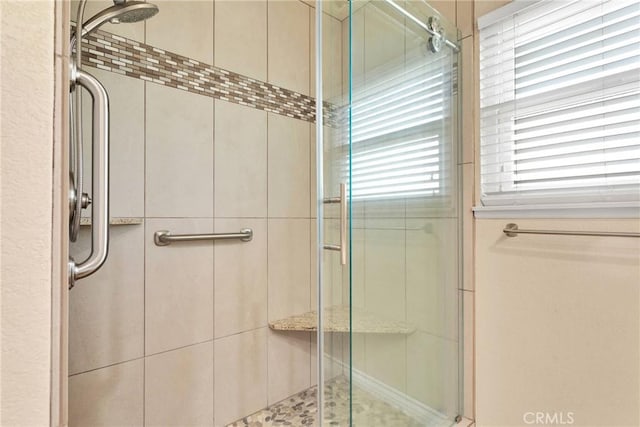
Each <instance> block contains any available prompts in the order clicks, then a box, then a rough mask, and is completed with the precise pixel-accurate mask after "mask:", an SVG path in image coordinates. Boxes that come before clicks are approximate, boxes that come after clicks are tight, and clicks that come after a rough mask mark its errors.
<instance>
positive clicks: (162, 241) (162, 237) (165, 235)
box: [153, 228, 253, 246]
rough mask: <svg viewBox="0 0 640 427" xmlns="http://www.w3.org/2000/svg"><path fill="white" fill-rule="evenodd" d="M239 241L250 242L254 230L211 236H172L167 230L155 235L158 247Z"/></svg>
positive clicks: (244, 229)
mask: <svg viewBox="0 0 640 427" xmlns="http://www.w3.org/2000/svg"><path fill="white" fill-rule="evenodd" d="M230 239H238V240H241V241H243V242H250V241H251V240H252V239H253V230H252V229H250V228H243V229H242V230H240V232H239V233H210V234H171V232H170V231H167V230H159V231H156V232H155V233H153V242H154V243H155V244H156V246H169V245H170V244H171V243H174V242H195V241H201V240H230Z"/></svg>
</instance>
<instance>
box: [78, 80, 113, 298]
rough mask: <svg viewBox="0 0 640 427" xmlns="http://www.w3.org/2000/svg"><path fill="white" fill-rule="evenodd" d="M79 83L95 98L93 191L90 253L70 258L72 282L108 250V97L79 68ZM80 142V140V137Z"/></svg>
mask: <svg viewBox="0 0 640 427" xmlns="http://www.w3.org/2000/svg"><path fill="white" fill-rule="evenodd" d="M75 78H76V79H75V80H76V83H77V84H79V85H80V86H82V87H84V88H85V89H87V90H88V91H89V93H90V94H91V98H92V105H93V118H92V137H91V139H92V144H93V152H92V176H93V179H92V181H93V182H92V195H93V209H92V211H91V254H90V255H89V257H88V258H87V259H86V260H84V261H83V262H81V263H79V264H75V262H74V261H73V259H71V260H70V261H69V286H71V287H72V286H73V284H74V283H75V281H76V280H78V279H82V278H83V277H87V276H89V275H91V274H93V273H95V272H96V271H97V270H98V269H99V268H100V267H101V266H102V265H103V264H104V262H105V261H106V259H107V254H108V253H109V97H108V95H107V91H106V90H105V89H104V87H103V86H102V84H100V82H99V81H98V80H97V79H96V78H95V77H93V76H92V75H91V74H88V73H85V72H84V71H82V70H76V75H75ZM78 142H79V141H78Z"/></svg>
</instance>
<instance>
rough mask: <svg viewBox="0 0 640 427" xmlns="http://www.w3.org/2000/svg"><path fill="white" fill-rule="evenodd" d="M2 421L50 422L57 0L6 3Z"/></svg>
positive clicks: (2, 41)
mask: <svg viewBox="0 0 640 427" xmlns="http://www.w3.org/2000/svg"><path fill="white" fill-rule="evenodd" d="M0 15H1V25H0V52H1V53H0V55H1V57H0V60H1V65H0V67H1V77H0V82H1V101H0V102H1V112H2V116H1V117H2V119H1V120H2V124H1V127H0V129H1V136H0V138H1V141H2V151H1V155H0V157H1V160H0V180H1V182H2V187H1V191H2V193H1V199H2V211H1V214H0V215H1V219H0V227H1V231H0V235H1V238H2V241H1V242H2V243H1V245H2V251H1V261H0V262H1V265H2V273H1V276H0V280H1V289H2V291H1V293H0V295H1V300H2V307H1V311H2V315H1V318H0V319H1V330H2V342H1V347H2V350H1V352H0V355H1V365H2V369H1V371H0V375H1V378H2V380H1V391H0V392H1V403H0V424H2V425H7V426H9V425H10V426H44V425H49V391H50V380H51V378H50V366H51V363H50V355H51V351H50V349H51V291H52V286H51V285H52V280H51V276H52V270H51V268H52V265H51V253H52V244H51V241H52V215H51V212H52V155H53V107H54V85H53V83H54V3H53V1H38V2H20V1H2V2H0Z"/></svg>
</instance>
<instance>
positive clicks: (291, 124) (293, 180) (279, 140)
mask: <svg viewBox="0 0 640 427" xmlns="http://www.w3.org/2000/svg"><path fill="white" fill-rule="evenodd" d="M267 121H268V126H267V127H268V129H269V131H268V141H269V142H268V144H269V150H268V157H267V158H268V159H269V160H268V163H269V165H268V183H269V184H268V187H269V189H268V194H269V201H268V205H269V208H268V211H269V217H298V218H300V217H302V218H308V217H309V215H310V212H309V206H310V201H309V200H310V194H309V179H310V178H309V175H310V170H309V145H310V144H309V128H310V127H311V125H309V124H308V123H307V122H304V121H302V120H297V119H292V118H289V117H284V116H281V115H278V114H269V115H268V116H267Z"/></svg>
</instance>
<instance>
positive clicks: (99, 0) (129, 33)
mask: <svg viewBox="0 0 640 427" xmlns="http://www.w3.org/2000/svg"><path fill="white" fill-rule="evenodd" d="M79 3H80V2H79V1H77V0H71V20H72V21H73V22H76V18H77V16H78V4H79ZM111 6H113V2H111V1H107V0H88V1H87V3H86V6H85V8H84V21H83V22H87V21H88V20H89V19H91V17H92V16H94V15H95V14H97V13H100V12H101V11H102V10H104V9H106V8H108V7H111ZM157 17H158V16H157V15H156V16H155V17H153V18H151V19H156V18H157ZM100 29H101V30H103V31H108V32H110V33H113V34H117V35H119V36H122V37H126V38H128V39H132V40H137V41H139V42H143V41H144V22H135V23H130V24H129V23H122V24H111V23H106V24H104V25H103V26H102V27H100Z"/></svg>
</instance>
